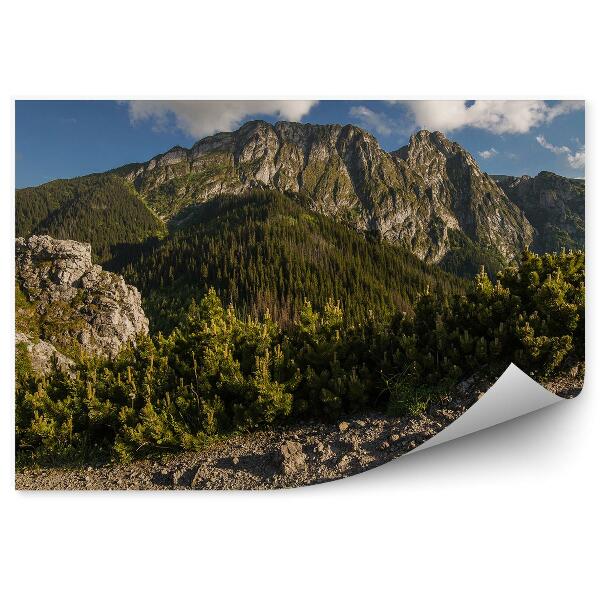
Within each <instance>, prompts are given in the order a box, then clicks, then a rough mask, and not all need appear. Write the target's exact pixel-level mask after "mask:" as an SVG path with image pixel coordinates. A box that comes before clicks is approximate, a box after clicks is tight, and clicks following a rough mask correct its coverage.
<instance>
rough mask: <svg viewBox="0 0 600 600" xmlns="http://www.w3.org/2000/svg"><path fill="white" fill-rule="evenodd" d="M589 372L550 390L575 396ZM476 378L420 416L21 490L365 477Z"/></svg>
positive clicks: (82, 472) (473, 386)
mask: <svg viewBox="0 0 600 600" xmlns="http://www.w3.org/2000/svg"><path fill="white" fill-rule="evenodd" d="M582 385H583V376H582V375H578V374H575V375H571V376H562V377H561V378H558V379H556V380H553V381H552V382H550V383H549V384H548V385H547V387H548V388H549V389H551V390H552V391H553V392H555V393H558V394H559V395H561V396H563V397H572V396H575V395H576V394H577V393H578V391H579V390H580V389H581V386H582ZM489 387H490V382H489V381H487V382H486V381H483V380H479V381H475V380H470V381H467V382H464V383H463V384H461V385H460V386H459V387H458V388H457V389H456V390H455V392H453V393H452V394H450V395H449V396H446V397H444V398H442V399H440V400H439V401H438V402H437V403H436V404H435V405H432V406H430V408H429V410H428V413H427V414H425V415H422V416H420V417H418V418H407V417H404V418H393V417H388V416H386V415H383V414H375V413H370V414H367V415H364V416H359V417H354V418H352V419H348V420H345V421H341V422H339V423H336V424H330V425H324V424H317V423H306V424H302V425H298V426H294V427H290V428H276V429H273V430H269V431H264V432H257V433H253V434H245V435H238V436H234V437H231V438H228V439H227V440H225V441H223V442H220V443H218V444H215V445H213V446H211V447H210V448H208V449H206V450H204V451H202V452H193V453H180V454H176V455H168V456H164V457H162V458H160V459H157V460H141V461H135V462H133V463H130V464H109V465H105V466H100V467H94V466H88V467H83V468H75V469H60V468H28V469H24V470H21V471H19V472H18V473H17V474H16V482H15V484H16V488H17V489H19V490H125V489H127V490H160V489H169V490H172V489H175V490H186V489H240V490H258V489H273V488H287V487H296V486H300V485H310V484H314V483H322V482H325V481H331V480H334V479H339V478H342V477H348V476H349V475H354V474H355V473H360V472H362V471H365V470H367V469H371V468H373V467H376V466H378V465H381V464H383V463H386V462H388V461H389V460H392V459H394V458H397V457H399V456H402V455H403V454H405V453H406V452H409V451H410V450H412V449H413V448H415V447H416V446H418V445H419V444H421V443H423V442H424V441H426V440H428V439H429V438H430V437H432V436H434V435H435V434H436V433H438V432H439V431H441V430H442V429H444V428H445V427H446V426H447V425H449V424H450V423H451V422H452V421H454V420H455V419H456V418H458V417H459V416H460V415H461V414H462V413H463V412H464V411H465V410H466V409H467V408H469V407H470V406H471V405H472V404H473V403H474V402H475V401H476V400H477V399H478V398H479V397H480V396H481V395H482V394H483V391H484V390H487V389H489Z"/></svg>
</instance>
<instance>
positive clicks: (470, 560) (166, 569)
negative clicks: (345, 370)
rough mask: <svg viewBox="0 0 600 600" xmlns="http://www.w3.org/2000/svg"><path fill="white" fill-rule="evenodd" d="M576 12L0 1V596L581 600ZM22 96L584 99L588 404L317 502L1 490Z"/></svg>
mask: <svg viewBox="0 0 600 600" xmlns="http://www.w3.org/2000/svg"><path fill="white" fill-rule="evenodd" d="M9 4H10V6H9ZM591 6H593V3H591V2H582V1H577V0H571V1H570V2H567V3H565V2H553V1H548V0H545V1H544V2H537V1H530V2H524V1H522V0H521V1H518V2H514V1H507V0H504V1H503V2H495V3H492V2H489V3H484V2H481V0H479V1H476V2H475V1H473V2H468V1H457V0H454V1H452V2H448V1H445V2H437V3H435V2H423V1H421V2H417V1H416V0H415V1H414V2H411V3H408V2H395V3H392V2H379V1H375V0H370V1H369V2H355V1H348V0H346V1H345V2H340V3H334V2H326V1H324V0H321V1H318V2H315V1H312V0H304V1H303V2H294V3H291V2H288V3H284V2H283V1H281V0H280V1H279V2H265V1H259V0H254V1H252V2H250V1H246V2H239V3H235V2H228V1H225V0H222V1H220V2H212V1H211V2H200V1H196V2H183V1H175V0H170V1H169V2H156V1H153V0H145V1H143V2H134V1H129V2H127V1H125V0H120V1H119V2H116V1H107V0H104V1H103V2H102V3H95V2H81V1H80V0H79V1H73V2H68V1H56V0H55V1H54V2H27V1H24V0H21V1H20V2H19V3H16V2H8V1H6V2H4V3H3V4H2V8H1V9H0V11H1V13H2V14H1V15H0V21H1V25H0V27H1V31H0V57H1V60H2V63H1V64H2V75H1V77H0V86H1V87H2V92H1V102H2V104H1V117H2V121H1V123H2V127H1V129H0V131H1V132H2V136H1V138H0V143H1V146H0V148H1V151H2V156H1V168H2V171H1V173H0V185H1V189H2V192H3V193H2V202H1V205H0V206H1V210H2V218H1V219H0V221H1V223H0V224H1V226H2V235H1V236H0V243H1V248H0V252H1V253H2V256H3V257H4V258H3V259H2V261H1V262H0V268H1V271H2V272H1V277H2V282H3V284H4V288H3V293H2V294H1V296H0V298H1V302H2V321H1V327H2V330H1V336H0V339H1V341H2V357H1V360H2V373H1V375H2V377H1V379H0V381H1V382H2V403H1V410H2V413H1V416H0V419H1V420H0V423H1V432H2V446H1V448H0V455H1V463H0V464H1V471H0V488H1V493H2V504H1V505H0V506H1V508H0V518H1V524H0V525H1V528H0V540H1V541H0V544H1V552H2V556H1V563H0V564H1V568H2V573H3V575H2V577H1V578H0V591H2V592H4V597H5V598H13V597H22V598H34V597H38V596H39V597H43V598H63V599H65V598H107V597H114V598H124V597H127V596H128V595H129V596H131V597H133V598H164V597H181V596H182V595H183V594H186V595H189V596H192V595H193V596H196V597H200V596H201V597H211V596H212V597H224V598H229V597H235V596H243V597H260V598H354V597H356V598H384V597H409V598H417V597H418V598H438V597H441V598H459V597H460V598H482V597H483V598H544V599H547V598H565V597H571V598H577V599H580V598H589V597H592V596H594V597H598V596H597V593H598V587H599V586H598V580H597V577H594V575H595V572H594V571H595V569H597V567H598V558H599V557H598V542H599V540H598V534H599V527H598V524H599V523H598V512H599V511H600V502H599V500H600V498H599V494H598V473H599V468H598V448H599V445H600V400H599V399H598V392H599V384H598V373H597V372H598V367H599V365H598V341H597V339H598V318H597V316H596V314H595V313H597V310H594V308H597V306H598V304H597V298H598V296H599V295H600V292H599V290H598V284H597V270H598V264H599V263H600V259H599V257H598V243H597V237H598V236H596V235H595V233H596V232H595V228H596V227H597V226H598V209H597V202H598V198H597V185H596V181H597V173H598V164H597V160H596V155H595V142H596V141H597V139H598V120H597V115H596V109H597V106H598V102H599V101H600V100H599V98H598V68H597V57H598V50H599V49H598V31H597V29H598V19H597V17H594V16H593V15H592V9H591ZM26 97H58V98H64V97H67V98H72V97H76V98H115V97H118V98H147V97H159V98H167V99H173V98H179V97H189V98H199V97H212V98H232V97H238V98H248V97H256V98H275V97H277V98H281V97H284V98H317V99H323V98H375V99H377V98H401V99H402V98H439V97H444V98H461V99H462V98H570V99H579V98H585V99H586V100H587V113H586V118H587V136H586V146H587V148H586V149H587V157H588V163H587V173H586V179H587V232H588V240H587V269H588V278H587V280H588V299H589V302H590V303H589V306H590V307H592V309H589V310H588V321H587V328H588V329H587V333H588V375H587V382H586V389H585V391H584V393H583V394H582V396H581V397H580V398H579V399H577V400H575V401H570V402H563V403H560V404H559V405H557V406H554V407H551V408H549V409H546V410H545V411H542V412H540V413H537V414H533V415H529V416H528V417H525V418H522V419H519V420H517V421H514V422H512V423H509V424H506V425H503V426H500V427H497V428H495V429H493V430H489V431H486V432H483V433H479V434H475V435H474V436H471V437H469V438H467V439H463V440H459V441H456V442H453V443H451V444H448V445H445V446H441V447H438V448H435V449H433V450H430V451H426V452H423V453H422V454H417V455H415V456H414V457H410V458H407V459H402V460H400V461H396V462H395V463H394V464H391V465H387V466H385V467H382V468H380V469H376V470H375V471H372V472H369V473H366V474H364V475H361V476H356V477H353V478H351V479H349V480H345V481H342V482H337V483H333V484H326V485H321V486H316V487H312V488H305V489H299V490H294V491H278V492H259V493H222V492H219V493H167V492H161V493H112V494H110V493H87V494H86V493H70V494H68V493H16V492H15V491H14V490H13V487H14V467H13V459H14V450H13V423H14V417H13V396H12V394H13V391H12V387H11V385H12V383H11V381H12V368H13V364H12V360H13V358H12V357H13V351H14V350H13V349H14V346H13V306H12V302H13V297H12V289H13V283H12V277H13V271H12V270H13V261H12V258H11V257H12V256H13V251H14V245H13V238H14V232H13V196H14V190H13V185H14V162H13V161H14V156H13V154H14V139H13V135H11V133H14V132H13V118H14V114H13V110H14V104H13V102H14V98H26ZM4 588H6V589H4Z"/></svg>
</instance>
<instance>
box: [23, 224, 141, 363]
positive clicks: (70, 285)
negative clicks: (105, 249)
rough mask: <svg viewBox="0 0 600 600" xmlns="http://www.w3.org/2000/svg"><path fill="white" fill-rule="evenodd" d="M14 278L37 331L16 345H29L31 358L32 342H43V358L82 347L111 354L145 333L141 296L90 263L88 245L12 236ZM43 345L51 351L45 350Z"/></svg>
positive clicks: (117, 278) (41, 236) (105, 354)
mask: <svg viewBox="0 0 600 600" xmlns="http://www.w3.org/2000/svg"><path fill="white" fill-rule="evenodd" d="M15 275H16V282H17V285H18V289H19V291H20V293H22V294H23V295H24V296H25V299H26V300H25V301H26V302H27V303H28V305H29V307H30V308H31V312H30V320H34V321H36V327H33V328H32V327H28V331H27V332H19V333H20V334H21V335H20V336H18V338H17V341H18V342H19V341H20V342H24V343H26V345H27V346H30V345H31V346H32V348H29V349H30V351H32V353H34V354H35V352H33V351H34V350H35V346H36V344H38V343H41V342H44V343H45V344H44V348H45V349H46V354H48V355H51V354H52V353H53V352H54V351H56V352H59V351H60V352H62V353H63V354H67V355H68V354H69V353H71V354H75V353H76V352H77V351H78V350H79V349H81V350H84V351H85V352H88V353H90V354H98V355H102V356H114V355H116V353H117V352H118V350H119V348H120V347H121V346H122V345H123V344H124V343H126V342H127V341H130V340H131V341H134V340H135V337H136V336H137V335H138V334H140V333H147V332H148V319H147V318H146V315H145V314H144V311H143V309H142V305H141V296H140V293H139V292H138V290H137V289H136V288H135V287H133V286H131V285H128V284H127V283H125V281H124V279H123V277H121V276H120V275H116V274H114V273H110V272H108V271H104V270H103V269H102V268H101V267H100V266H99V265H95V264H93V263H92V254H91V246H90V244H86V243H81V242H76V241H73V240H57V239H54V238H52V237H50V236H47V235H40V236H31V237H30V238H28V239H25V238H17V240H16V244H15ZM18 322H19V319H17V323H18ZM28 325H31V324H28ZM34 329H37V331H36V335H35V336H34V335H33V334H32V333H31V332H32V331H33V330H34ZM30 336H33V337H36V336H38V337H39V340H37V339H31V337H30ZM24 338H27V340H25V339H24ZM48 345H51V346H52V347H53V348H54V349H55V350H54V351H48V348H47V346H48ZM42 370H43V369H42Z"/></svg>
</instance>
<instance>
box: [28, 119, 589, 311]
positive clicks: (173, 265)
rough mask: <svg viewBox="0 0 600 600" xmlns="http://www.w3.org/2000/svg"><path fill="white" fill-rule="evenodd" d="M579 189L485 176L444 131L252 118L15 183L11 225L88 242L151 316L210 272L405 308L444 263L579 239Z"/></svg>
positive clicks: (221, 280)
mask: <svg viewBox="0 0 600 600" xmlns="http://www.w3.org/2000/svg"><path fill="white" fill-rule="evenodd" d="M265 193H267V195H266V196H265ZM584 196H585V182H584V181H583V180H574V179H568V178H565V177H561V176H559V175H555V174H553V173H549V172H545V171H543V172H541V173H540V174H539V175H537V176H536V177H529V176H522V177H511V176H502V175H492V176H490V175H488V174H487V173H485V172H483V171H482V170H481V169H480V167H479V165H478V164H477V162H476V160H475V159H474V158H473V157H472V156H471V155H470V154H469V153H468V152H467V151H466V150H465V149H464V148H462V147H461V146H460V145H459V144H457V143H456V142H453V141H451V140H449V139H447V138H446V137H445V136H444V135H443V134H442V133H440V132H429V131H425V130H422V131H419V132H417V133H415V134H414V135H412V136H411V138H410V141H409V143H408V144H407V145H406V146H404V147H402V148H399V149H398V150H395V151H393V152H386V151H385V150H383V149H382V148H381V146H380V145H379V143H378V142H377V140H376V139H375V138H374V137H373V136H372V135H371V134H369V133H368V132H366V131H364V130H363V129H361V128H359V127H356V126H354V125H345V126H341V125H309V124H300V123H288V122H279V123H277V124H275V125H271V124H269V123H266V122H264V121H250V122H248V123H245V124H244V125H243V126H242V127H240V128H239V129H238V130H237V131H234V132H225V133H218V134H216V135H213V136H210V137H207V138H204V139H202V140H200V141H198V142H197V143H196V144H194V145H193V146H192V147H191V148H189V149H186V148H182V147H179V146H177V147H175V148H172V149H171V150H169V151H168V152H165V153H164V154H160V155H158V156H155V157H154V158H152V159H151V160H149V161H147V162H143V163H135V164H128V165H124V166H122V167H119V168H117V169H113V170H111V171H109V172H107V173H100V174H92V175H87V176H83V177H78V178H74V179H69V180H56V181H52V182H50V183H47V184H44V185H40V186H37V187H33V188H25V189H21V190H17V192H16V233H17V236H18V237H28V236H31V235H34V234H35V235H50V236H52V237H54V238H59V239H73V240H77V241H80V242H87V243H90V244H91V247H92V253H93V258H94V259H95V260H96V261H98V262H100V263H101V264H103V265H104V266H105V268H108V269H110V270H114V271H119V272H122V273H124V274H126V279H127V280H128V281H129V280H131V282H132V283H134V284H136V285H138V286H139V287H140V288H141V290H142V292H143V294H144V298H150V297H151V298H153V299H154V300H153V301H154V305H153V306H154V310H150V312H151V315H150V316H151V322H152V320H153V318H152V313H154V317H155V319H154V320H155V321H156V319H157V318H158V316H157V315H159V314H160V312H161V306H163V308H164V302H165V301H166V300H165V299H166V298H170V300H169V310H168V311H167V312H169V313H173V310H174V300H173V298H177V297H178V298H179V299H178V300H177V302H175V304H177V303H178V302H180V300H181V297H182V295H183V296H185V299H186V300H189V298H190V297H193V296H194V293H195V292H194V290H195V291H196V292H200V291H202V292H204V291H206V289H207V288H208V287H209V286H215V287H216V288H217V289H218V291H219V292H220V293H221V295H222V296H223V298H224V299H226V300H233V301H235V302H237V303H240V304H241V305H242V306H243V307H245V309H248V310H251V311H252V310H255V309H256V307H258V306H260V307H261V308H269V309H270V310H271V311H273V312H274V313H275V314H276V315H278V316H280V317H281V318H282V319H283V320H289V319H292V318H293V317H294V315H295V314H297V311H298V310H299V304H301V302H302V300H303V299H306V298H309V299H311V298H312V299H318V300H319V301H320V302H323V301H325V299H326V298H325V296H326V295H328V294H331V295H333V296H335V297H337V298H343V299H344V300H347V301H349V302H350V299H351V298H354V299H355V300H356V302H355V306H354V308H353V309H352V310H354V312H355V314H356V317H357V318H359V317H360V318H364V316H365V314H366V313H367V312H368V310H370V309H371V308H373V307H375V308H376V309H377V310H383V306H384V304H391V305H393V307H395V309H398V308H400V309H402V310H404V309H408V307H409V306H410V304H411V302H412V300H413V299H414V298H415V297H416V295H417V294H418V293H421V292H422V291H423V290H425V289H426V288H427V287H432V286H434V287H435V285H436V282H437V285H438V286H441V289H445V290H450V289H453V290H455V289H457V288H458V287H460V286H459V284H458V283H457V280H455V279H453V277H454V276H455V275H459V276H465V275H472V274H473V273H474V272H476V271H477V270H478V269H479V267H480V265H483V266H484V267H485V268H486V270H488V271H489V272H491V273H494V272H495V271H497V270H499V269H500V268H502V267H504V266H506V265H508V264H510V262H511V261H512V260H513V259H514V258H515V257H517V256H518V255H519V254H520V252H521V251H522V250H523V249H524V248H525V247H531V248H532V249H534V250H537V251H555V250H559V249H560V248H562V247H566V248H573V249H578V248H582V247H583V243H584ZM233 249H235V251H234V250H233ZM411 255H412V256H411ZM357 257H359V258H357ZM361 277H362V279H361ZM333 280H335V282H336V283H335V285H333V284H331V281H333ZM343 281H346V282H349V283H347V285H345V284H341V283H340V282H343ZM361 281H362V283H360V282H361ZM353 282H354V283H353ZM357 282H358V283H357ZM183 290H185V292H184V291H183ZM253 304H254V309H252V305H253Z"/></svg>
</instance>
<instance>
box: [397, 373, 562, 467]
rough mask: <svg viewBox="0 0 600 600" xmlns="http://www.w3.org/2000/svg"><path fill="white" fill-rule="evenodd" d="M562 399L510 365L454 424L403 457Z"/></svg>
mask: <svg viewBox="0 0 600 600" xmlns="http://www.w3.org/2000/svg"><path fill="white" fill-rule="evenodd" d="M563 399H564V398H561V397H560V396H557V395H556V394H554V393H552V392H550V391H548V390H547V389H546V388H544V387H543V386H542V385H540V384H539V383H537V382H536V381H534V380H533V379H532V378H531V377H529V375H527V374H526V373H524V372H523V371H521V369H519V367H517V365H515V364H513V363H511V364H510V365H509V366H508V367H507V369H506V371H504V373H502V375H501V376H500V377H499V378H498V380H497V381H496V383H494V385H493V386H492V387H491V388H490V389H489V390H488V391H487V392H486V393H485V394H484V395H483V397H482V398H480V399H479V400H478V401H477V402H476V403H475V404H473V406H471V407H470V408H469V409H468V410H466V411H465V412H464V413H463V414H462V415H461V416H460V417H459V418H458V419H456V421H454V422H452V423H450V425H448V426H447V427H446V428H445V429H443V430H442V431H440V432H439V433H438V434H437V435H435V436H433V437H432V438H430V439H429V440H427V441H426V442H424V443H423V444H421V445H420V446H417V447H416V448H414V449H413V450H411V451H410V452H408V453H407V454H406V455H405V456H408V454H413V453H415V452H419V451H420V450H426V449H427V448H431V447H433V446H437V445H438V444H443V443H445V442H449V441H451V440H454V439H456V438H459V437H463V436H465V435H469V434H471V433H475V432H476V431H481V430H482V429H487V428H488V427H493V426H494V425H498V424H500V423H504V422H505V421H510V420H511V419H516V418H517V417H520V416H522V415H525V414H527V413H530V412H533V411H536V410H539V409H540V408H545V407H546V406H550V405H551V404H555V403H556V402H559V401H560V400H563Z"/></svg>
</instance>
